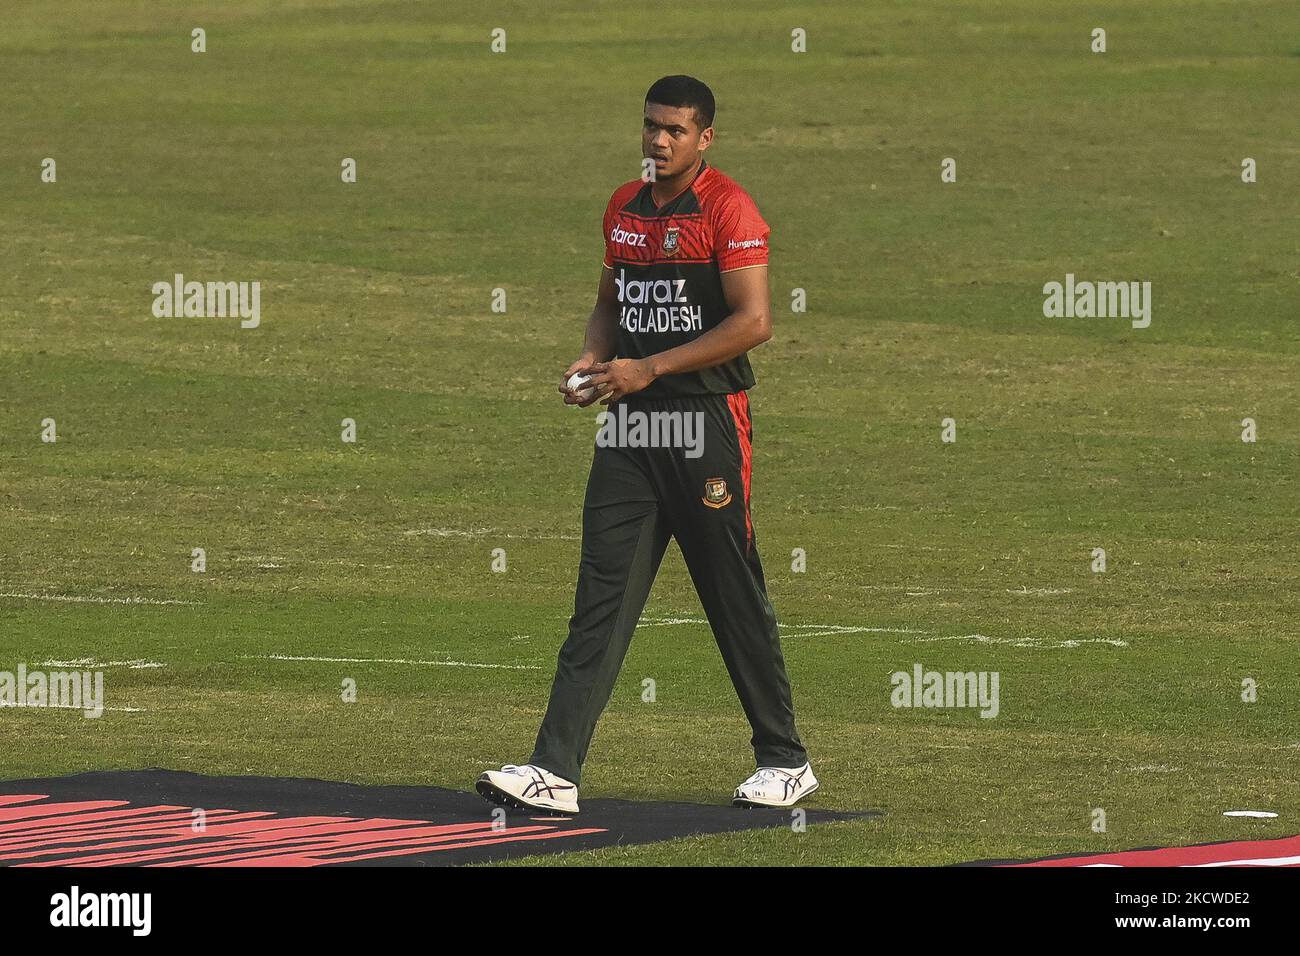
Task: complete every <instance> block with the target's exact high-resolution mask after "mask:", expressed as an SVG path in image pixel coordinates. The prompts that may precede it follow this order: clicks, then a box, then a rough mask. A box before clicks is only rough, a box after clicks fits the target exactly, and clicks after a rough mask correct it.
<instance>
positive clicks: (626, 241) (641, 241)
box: [609, 226, 646, 249]
mask: <svg viewBox="0 0 1300 956" xmlns="http://www.w3.org/2000/svg"><path fill="white" fill-rule="evenodd" d="M645 240H646V237H645V233H643V232H628V231H627V230H626V229H624V228H623V227H622V226H615V227H614V228H613V230H611V231H610V234H609V241H610V242H612V243H614V244H615V245H619V246H637V247H639V248H641V249H644V248H645Z"/></svg>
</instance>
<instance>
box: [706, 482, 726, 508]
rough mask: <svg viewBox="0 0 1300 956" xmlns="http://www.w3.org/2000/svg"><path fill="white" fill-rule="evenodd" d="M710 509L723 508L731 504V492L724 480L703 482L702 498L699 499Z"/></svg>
mask: <svg viewBox="0 0 1300 956" xmlns="http://www.w3.org/2000/svg"><path fill="white" fill-rule="evenodd" d="M700 500H701V501H703V502H704V503H705V504H706V505H708V506H709V507H710V508H725V507H726V506H727V505H729V504H731V492H729V491H728V490H727V480H726V479H725V478H709V479H707V480H706V481H705V482H704V497H703V498H701V499H700Z"/></svg>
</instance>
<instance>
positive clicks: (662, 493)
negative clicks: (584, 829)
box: [529, 392, 808, 783]
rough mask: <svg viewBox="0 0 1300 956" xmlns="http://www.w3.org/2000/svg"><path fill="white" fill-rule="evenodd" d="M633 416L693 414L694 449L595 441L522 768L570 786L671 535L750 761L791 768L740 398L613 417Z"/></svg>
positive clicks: (640, 404)
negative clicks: (550, 659) (568, 605)
mask: <svg viewBox="0 0 1300 956" xmlns="http://www.w3.org/2000/svg"><path fill="white" fill-rule="evenodd" d="M637 411H640V412H644V413H647V417H648V418H652V417H653V416H652V415H651V413H655V412H673V413H677V415H678V421H679V422H681V423H682V424H684V417H683V416H687V415H689V416H692V421H693V423H694V424H697V425H702V432H701V435H702V442H701V444H700V449H701V451H702V454H701V455H700V456H699V457H692V456H691V454H689V451H690V449H689V448H686V447H628V445H629V444H631V442H630V441H629V442H628V443H627V444H624V445H623V446H620V447H602V445H601V443H600V442H597V447H596V450H595V454H594V456H593V459H592V464H591V474H590V477H589V478H588V480H587V494H586V500H585V502H584V504H583V510H582V561H581V565H580V566H579V570H578V586H577V592H576V594H575V597H574V611H573V617H572V618H570V620H569V636H568V639H567V640H566V641H565V642H564V646H563V647H562V648H561V649H560V657H559V663H558V665H557V667H556V671H555V680H554V683H553V684H552V686H551V698H550V703H549V704H548V706H547V708H546V717H545V719H544V720H543V721H542V726H541V730H540V731H539V732H538V734H537V745H536V747H535V749H534V751H533V755H532V757H531V759H530V761H529V762H530V763H533V764H536V765H537V766H539V767H544V768H545V769H547V770H549V771H551V772H552V773H555V774H558V775H559V776H561V777H564V778H566V779H568V780H571V781H573V782H574V783H578V782H579V779H580V777H581V773H582V764H583V761H584V759H585V758H586V756H587V748H588V746H589V745H590V744H591V738H592V735H593V734H594V732H595V729H596V721H597V720H598V719H599V717H600V714H601V712H602V711H603V710H604V709H605V706H606V705H607V704H608V703H609V698H610V694H611V693H612V691H613V689H614V682H615V680H616V679H617V677H618V672H619V669H620V667H621V666H622V664H623V658H624V656H625V655H626V653H627V648H628V645H629V643H630V642H631V640H632V632H633V631H634V630H635V629H636V624H637V621H638V619H639V618H640V617H641V611H642V609H643V608H644V607H645V602H646V598H647V597H648V596H649V594H650V586H651V585H652V584H653V583H654V578H655V574H656V572H657V571H658V570H659V563H660V561H661V560H662V558H663V556H664V551H665V550H666V549H667V547H668V541H669V540H670V539H672V538H675V539H676V541H677V544H678V547H679V548H681V552H682V557H683V558H684V559H685V561H686V566H687V568H688V569H689V571H690V575H691V580H692V582H693V583H694V585H695V590H696V592H697V593H698V594H699V597H700V602H701V603H702V604H703V605H704V613H705V615H706V616H707V617H708V620H709V625H710V627H711V628H712V629H713V636H714V638H715V639H716V640H717V643H718V649H719V650H720V651H721V652H722V660H723V662H724V663H725V664H726V667H727V673H728V674H730V675H731V681H732V684H733V685H734V686H735V688H736V693H737V694H738V695H739V697H740V704H741V707H743V708H744V711H745V716H746V717H748V718H749V723H750V726H751V727H752V729H753V737H752V740H751V743H752V744H753V747H754V755H755V758H756V760H757V763H758V765H759V766H763V767H798V766H802V765H803V763H804V762H805V761H806V760H807V759H808V757H807V754H806V752H805V750H804V747H803V744H802V743H801V742H800V740H799V735H798V733H797V732H796V730H795V725H794V705H793V703H792V701H791V696H790V680H789V678H788V677H787V676H786V671H785V660H784V658H783V657H782V655H781V642H780V638H779V637H778V635H777V627H776V613H775V612H774V611H773V610H772V604H771V602H770V601H769V600H768V597H767V586H766V583H765V582H764V580H763V566H762V563H761V562H760V561H759V557H758V548H757V546H756V544H755V541H754V532H753V524H752V522H751V520H750V514H749V486H750V468H751V461H752V458H751V442H752V438H753V429H752V425H751V422H750V415H749V400H748V396H747V395H746V393H745V392H737V393H735V394H732V395H701V396H692V397H689V398H671V399H638V398H637V397H636V396H633V397H632V398H629V399H625V400H624V401H622V402H619V403H617V404H616V405H615V406H613V408H612V409H611V414H620V415H623V416H628V415H629V413H631V412H637ZM663 421H664V419H662V418H661V419H660V425H659V429H660V431H659V433H660V434H661V436H662V435H663V434H664V432H663V431H662V428H663V426H662V422H663ZM652 427H654V426H652ZM679 434H680V435H681V437H682V438H683V439H685V438H686V437H687V435H688V433H687V432H686V431H684V430H682V431H680V432H679ZM628 437H629V438H631V437H632V433H631V431H630V430H629V434H628ZM643 437H644V436H643Z"/></svg>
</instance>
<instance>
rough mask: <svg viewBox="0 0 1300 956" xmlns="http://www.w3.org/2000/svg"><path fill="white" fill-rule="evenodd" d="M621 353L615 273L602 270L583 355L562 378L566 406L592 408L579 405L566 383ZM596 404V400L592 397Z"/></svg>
mask: <svg viewBox="0 0 1300 956" xmlns="http://www.w3.org/2000/svg"><path fill="white" fill-rule="evenodd" d="M617 350H618V289H617V288H616V287H615V285H614V270H613V269H611V268H609V267H608V266H602V267H601V270H600V283H599V285H597V287H596V305H595V307H594V308H593V309H592V310H591V316H590V317H589V318H588V319H587V331H586V334H585V335H584V336H583V340H582V354H581V355H579V356H578V360H577V361H576V362H574V363H573V364H572V365H570V366H569V367H568V369H566V370H565V373H564V375H563V376H562V377H561V378H560V392H561V393H562V394H563V395H564V404H566V405H583V404H586V405H590V404H591V402H585V403H584V402H580V401H578V399H577V398H576V397H575V396H574V394H573V393H572V392H570V391H569V389H568V387H567V383H568V381H569V377H570V376H571V375H573V373H574V372H581V371H583V370H584V369H587V368H590V367H591V366H593V365H596V364H597V363H600V362H606V361H608V360H609V359H611V358H613V357H614V353H615V352H616V351H617ZM592 401H595V397H594V396H593V397H592Z"/></svg>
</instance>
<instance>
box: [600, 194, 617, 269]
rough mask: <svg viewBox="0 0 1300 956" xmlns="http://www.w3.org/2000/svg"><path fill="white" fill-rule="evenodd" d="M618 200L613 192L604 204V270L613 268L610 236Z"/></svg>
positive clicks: (612, 230) (612, 249)
mask: <svg viewBox="0 0 1300 956" xmlns="http://www.w3.org/2000/svg"><path fill="white" fill-rule="evenodd" d="M617 199H618V190H617V189H616V190H614V195H612V196H610V197H609V202H607V203H605V216H604V219H603V224H602V226H601V228H602V230H603V231H604V236H605V259H604V265H605V268H606V269H612V268H614V243H613V240H611V238H610V236H611V234H612V233H613V232H614V216H615V215H616V214H617V212H618V210H617V208H616V207H615V201H616V200H617Z"/></svg>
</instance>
